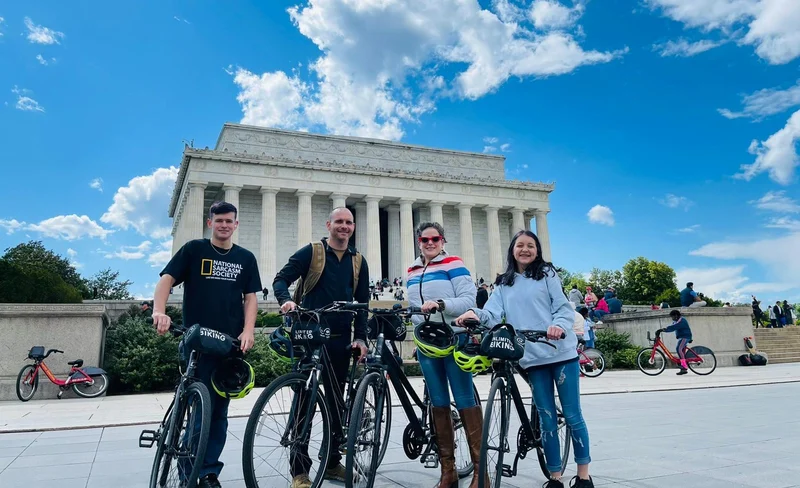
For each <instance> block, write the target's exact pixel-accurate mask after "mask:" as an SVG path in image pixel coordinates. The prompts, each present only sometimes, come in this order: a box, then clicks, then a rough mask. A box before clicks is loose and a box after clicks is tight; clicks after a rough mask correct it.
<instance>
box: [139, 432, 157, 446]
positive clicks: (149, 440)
mask: <svg viewBox="0 0 800 488" xmlns="http://www.w3.org/2000/svg"><path fill="white" fill-rule="evenodd" d="M156 442H158V432H156V431H154V430H143V431H142V433H141V434H139V447H144V448H148V449H149V448H151V447H153V444H155V443H156Z"/></svg>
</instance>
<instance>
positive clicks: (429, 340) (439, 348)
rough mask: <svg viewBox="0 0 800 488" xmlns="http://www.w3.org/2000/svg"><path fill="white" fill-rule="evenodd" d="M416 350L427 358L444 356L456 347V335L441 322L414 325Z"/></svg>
mask: <svg viewBox="0 0 800 488" xmlns="http://www.w3.org/2000/svg"><path fill="white" fill-rule="evenodd" d="M414 344H416V346H417V351H418V352H420V353H422V354H423V355H425V356H427V357H429V358H446V357H447V356H449V355H451V354H452V353H453V351H454V350H455V348H456V336H455V334H454V333H453V329H451V328H450V327H449V326H448V325H447V324H445V323H443V322H431V321H428V320H426V321H425V322H423V323H421V324H419V325H418V326H416V327H414Z"/></svg>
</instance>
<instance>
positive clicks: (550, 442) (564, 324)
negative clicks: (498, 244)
mask: <svg viewBox="0 0 800 488" xmlns="http://www.w3.org/2000/svg"><path fill="white" fill-rule="evenodd" d="M541 254H542V246H541V244H540V243H539V239H538V238H537V237H536V235H535V234H534V233H533V232H531V231H527V230H523V231H519V232H518V233H517V234H516V235H515V236H514V238H513V239H512V240H511V245H510V246H509V248H508V258H507V268H506V271H505V273H503V274H502V275H500V276H498V278H497V281H496V284H497V287H496V288H495V290H494V293H493V294H492V296H491V297H490V298H489V301H488V302H487V303H486V305H485V306H484V307H483V309H478V308H473V309H470V310H469V311H467V312H465V313H464V314H462V315H461V316H460V317H458V319H456V322H457V323H459V324H462V323H463V321H464V320H465V319H478V320H480V321H481V323H483V324H488V325H494V324H498V323H500V322H501V321H502V320H503V318H505V319H506V322H508V323H510V324H511V325H513V326H514V327H515V328H516V329H519V330H537V331H546V332H547V338H548V339H549V340H550V341H551V342H552V343H553V344H554V345H556V348H555V349H553V348H552V347H550V346H548V345H546V344H541V343H533V342H527V343H526V345H525V355H524V356H523V358H522V359H521V360H520V361H519V365H520V367H522V368H523V369H524V370H525V371H526V372H527V374H528V381H529V382H530V385H531V389H532V390H533V398H534V403H535V404H536V408H537V410H538V411H539V418H540V419H541V422H542V424H541V426H542V444H543V445H544V454H545V460H546V461H547V467H548V469H549V470H550V480H548V481H547V483H545V484H544V487H543V488H563V487H564V484H563V483H562V482H561V474H562V473H561V446H560V445H559V440H558V419H557V417H556V415H555V412H556V400H555V389H556V388H557V389H558V397H559V399H560V400H561V408H562V409H563V412H564V419H565V420H566V422H567V424H568V425H569V426H570V428H571V429H572V444H573V446H574V450H575V463H576V464H577V465H578V475H577V476H575V477H574V478H573V479H572V481H571V483H570V487H572V488H593V487H594V484H593V483H592V479H591V477H590V476H589V463H590V462H591V458H590V456H589V432H588V430H587V428H586V423H585V422H584V421H583V414H582V413H581V405H580V385H579V376H580V368H579V367H578V353H577V344H578V339H577V337H576V336H575V332H574V331H573V330H572V324H573V322H574V318H575V312H573V310H572V307H571V306H570V305H569V302H568V301H567V297H566V296H565V295H564V291H563V289H562V288H561V280H560V279H559V278H558V274H557V273H556V269H555V267H554V266H553V264H552V263H549V262H546V261H545V260H544V259H542V256H541ZM562 334H565V338H564V339H561V335H562Z"/></svg>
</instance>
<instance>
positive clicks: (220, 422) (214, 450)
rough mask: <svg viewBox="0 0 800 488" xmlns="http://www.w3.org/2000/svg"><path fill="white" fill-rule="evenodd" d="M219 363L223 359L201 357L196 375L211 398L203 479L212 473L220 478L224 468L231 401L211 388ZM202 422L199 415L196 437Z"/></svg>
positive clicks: (195, 431)
mask: <svg viewBox="0 0 800 488" xmlns="http://www.w3.org/2000/svg"><path fill="white" fill-rule="evenodd" d="M218 361H221V358H217V357H215V356H202V355H201V356H200V359H199V360H198V361H197V369H196V370H195V373H194V376H195V378H197V379H198V380H200V381H201V382H203V384H204V385H206V387H207V388H208V392H209V394H210V395H209V396H210V397H211V405H210V407H211V428H210V430H209V432H208V445H207V447H206V455H205V458H203V461H202V462H203V464H202V467H201V468H200V477H201V478H202V477H203V476H206V475H208V474H212V473H213V474H215V475H217V476H219V474H220V472H221V471H222V467H223V466H224V463H223V462H221V461H220V460H219V457H220V456H221V455H222V449H223V448H224V447H225V441H226V440H227V438H228V405H229V404H230V402H231V401H230V400H228V399H227V398H223V397H221V396H219V395H218V394H217V393H216V392H215V391H214V388H213V387H212V386H211V373H213V372H214V369H215V368H216V366H217V362H218ZM201 420H202V417H201V416H199V415H198V416H197V417H196V419H195V427H194V433H195V435H200V423H201ZM193 443H195V445H196V441H194V440H193Z"/></svg>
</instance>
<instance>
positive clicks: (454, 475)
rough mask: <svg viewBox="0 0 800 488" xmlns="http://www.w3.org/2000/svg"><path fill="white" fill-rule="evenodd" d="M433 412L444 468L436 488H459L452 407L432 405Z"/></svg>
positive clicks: (437, 441)
mask: <svg viewBox="0 0 800 488" xmlns="http://www.w3.org/2000/svg"><path fill="white" fill-rule="evenodd" d="M431 413H432V417H433V427H434V429H436V444H437V446H439V463H440V465H441V468H442V476H441V477H440V478H439V482H438V483H437V484H436V486H435V487H434V488H458V472H457V471H456V453H455V450H456V444H455V434H454V433H453V417H452V416H451V415H450V407H432V408H431Z"/></svg>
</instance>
